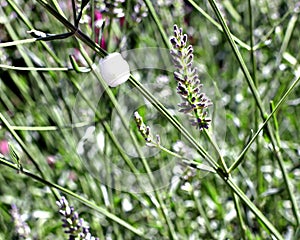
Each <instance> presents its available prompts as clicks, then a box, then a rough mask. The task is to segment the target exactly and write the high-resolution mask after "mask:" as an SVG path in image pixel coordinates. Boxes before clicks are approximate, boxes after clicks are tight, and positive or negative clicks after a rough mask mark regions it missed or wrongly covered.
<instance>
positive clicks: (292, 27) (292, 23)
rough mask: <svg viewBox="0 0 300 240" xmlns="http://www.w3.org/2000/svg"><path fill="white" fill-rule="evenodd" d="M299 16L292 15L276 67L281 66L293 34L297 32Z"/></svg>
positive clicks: (297, 14) (296, 14)
mask: <svg viewBox="0 0 300 240" xmlns="http://www.w3.org/2000/svg"><path fill="white" fill-rule="evenodd" d="M298 16H299V13H294V14H293V15H292V17H291V19H290V21H289V23H288V26H287V29H286V32H285V34H284V39H283V41H282V45H281V48H280V51H279V54H278V56H277V59H276V65H279V64H280V62H281V59H282V55H283V53H284V52H285V51H286V49H287V47H288V44H289V42H290V40H291V36H292V34H293V31H294V30H295V25H296V22H297V20H298Z"/></svg>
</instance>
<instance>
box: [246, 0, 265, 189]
mask: <svg viewBox="0 0 300 240" xmlns="http://www.w3.org/2000/svg"><path fill="white" fill-rule="evenodd" d="M248 9H249V25H250V46H251V50H250V58H251V65H252V78H253V81H254V84H255V86H256V88H258V80H257V74H256V69H257V66H256V58H255V51H254V49H253V47H254V43H255V40H254V19H253V14H252V12H253V11H252V0H248ZM254 105H255V102H254ZM258 118H259V112H258V110H257V108H255V107H254V129H258V128H259V119H258ZM255 159H256V176H257V192H258V193H260V192H261V191H260V190H261V189H262V184H263V175H262V172H261V164H262V161H261V158H260V144H259V138H256V149H255Z"/></svg>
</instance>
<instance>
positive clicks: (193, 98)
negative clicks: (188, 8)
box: [170, 25, 212, 130]
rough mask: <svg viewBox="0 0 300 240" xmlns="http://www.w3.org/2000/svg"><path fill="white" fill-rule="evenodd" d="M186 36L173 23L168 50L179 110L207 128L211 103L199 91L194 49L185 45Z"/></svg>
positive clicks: (194, 123)
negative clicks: (174, 69) (179, 98)
mask: <svg viewBox="0 0 300 240" xmlns="http://www.w3.org/2000/svg"><path fill="white" fill-rule="evenodd" d="M187 39H188V36H187V35H186V34H183V33H182V28H178V27H177V25H174V36H173V37H171V39H170V43H171V44H172V49H171V51H170V53H171V57H172V60H173V63H174V65H175V68H176V71H175V72H174V78H175V80H176V81H177V82H178V85H177V93H178V94H179V95H180V96H181V98H182V100H183V101H182V102H181V103H180V104H179V107H180V110H179V111H180V112H183V113H186V114H188V115H189V116H190V117H191V119H190V122H191V124H192V125H193V126H195V127H196V128H197V129H199V130H203V129H207V128H208V127H209V123H210V122H211V120H210V118H209V117H207V110H206V109H207V107H209V106H211V105H212V102H211V100H210V99H209V98H208V97H207V96H206V95H205V93H203V92H201V89H202V87H203V85H202V84H201V83H200V79H199V77H198V72H197V69H196V68H194V67H193V60H194V55H193V52H194V49H193V46H192V45H188V46H187Z"/></svg>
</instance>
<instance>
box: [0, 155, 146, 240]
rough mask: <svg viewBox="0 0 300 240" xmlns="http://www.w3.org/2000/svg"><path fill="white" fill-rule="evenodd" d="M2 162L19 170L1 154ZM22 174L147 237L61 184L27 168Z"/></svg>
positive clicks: (0, 160)
mask: <svg viewBox="0 0 300 240" xmlns="http://www.w3.org/2000/svg"><path fill="white" fill-rule="evenodd" d="M0 164H3V165H5V166H8V167H10V168H12V169H14V170H17V171H18V170H19V168H18V166H17V165H16V164H13V163H11V162H9V161H8V160H6V159H5V158H3V157H1V156H0ZM20 174H24V175H26V176H28V177H30V178H32V179H34V180H36V181H38V182H40V183H42V184H44V185H46V186H48V187H50V188H53V189H56V190H59V191H61V192H63V193H65V194H67V195H70V196H72V197H74V198H75V199H77V200H78V201H80V202H82V203H83V204H84V205H86V206H88V207H90V208H91V209H94V210H95V211H96V212H98V213H100V214H102V215H104V216H105V217H107V218H109V219H110V220H112V221H114V222H116V223H118V224H120V225H121V226H123V227H125V228H126V229H128V230H130V231H131V232H133V233H134V234H136V235H138V236H139V237H142V238H145V237H144V233H143V232H142V231H141V230H139V229H137V228H135V227H134V226H132V225H130V224H129V223H127V222H126V221H124V220H123V219H121V218H119V217H117V216H116V215H114V214H112V213H110V212H109V211H107V210H106V209H105V208H102V207H99V206H97V205H95V204H94V203H93V202H91V201H89V200H87V199H85V198H83V197H81V196H79V195H77V194H76V193H74V192H72V191H70V190H68V189H66V188H64V187H61V186H60V185H58V184H55V183H52V182H50V181H47V180H45V179H44V178H42V177H40V176H37V175H35V174H34V173H31V172H30V171H28V170H26V169H24V168H23V170H22V171H21V172H20Z"/></svg>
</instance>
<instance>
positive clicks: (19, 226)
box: [10, 204, 30, 239]
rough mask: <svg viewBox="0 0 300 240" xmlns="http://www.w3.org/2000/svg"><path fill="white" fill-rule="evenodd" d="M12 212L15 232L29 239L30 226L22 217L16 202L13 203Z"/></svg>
mask: <svg viewBox="0 0 300 240" xmlns="http://www.w3.org/2000/svg"><path fill="white" fill-rule="evenodd" d="M10 214H11V217H12V220H13V222H14V225H15V233H16V235H17V236H18V238H20V239H27V238H28V237H29V235H30V227H29V226H28V225H27V223H26V222H25V221H24V220H23V219H22V217H21V215H20V213H19V210H18V208H17V206H16V205H15V204H12V205H11V210H10Z"/></svg>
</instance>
